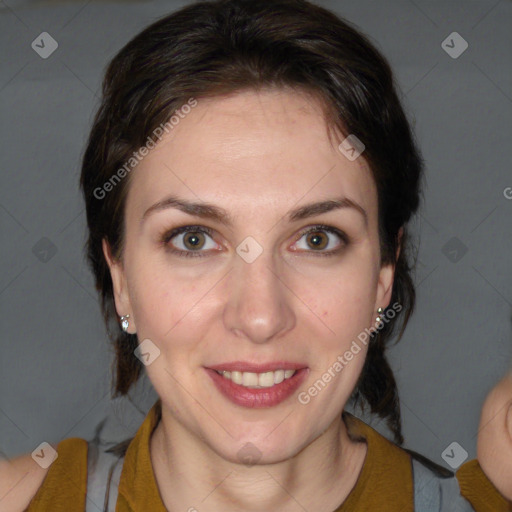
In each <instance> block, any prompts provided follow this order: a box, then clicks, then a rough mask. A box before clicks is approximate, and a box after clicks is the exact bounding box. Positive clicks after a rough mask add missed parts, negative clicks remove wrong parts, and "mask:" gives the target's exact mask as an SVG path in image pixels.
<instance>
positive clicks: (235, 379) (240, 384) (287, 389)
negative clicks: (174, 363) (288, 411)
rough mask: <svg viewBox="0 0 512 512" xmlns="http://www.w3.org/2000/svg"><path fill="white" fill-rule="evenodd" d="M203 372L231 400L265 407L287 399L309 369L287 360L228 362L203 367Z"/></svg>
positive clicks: (244, 404) (249, 405)
mask: <svg viewBox="0 0 512 512" xmlns="http://www.w3.org/2000/svg"><path fill="white" fill-rule="evenodd" d="M258 370H259V371H258ZM205 371H206V372H207V373H208V375H209V376H210V378H211V379H212V381H213V383H214V385H215V387H216V388H217V390H218V391H220V393H221V394H222V395H223V396H224V397H225V398H227V399H228V400H229V401H231V402H232V403H234V404H236V405H240V406H242V407H249V408H265V407H267V408H268V407H274V406H276V405H278V404H280V403H282V402H284V401H285V400H286V399H287V398H289V397H290V396H291V395H292V394H293V393H294V392H295V391H296V390H297V388H298V387H299V386H300V384H301V383H302V382H303V381H304V379H305V378H306V377H307V374H308V372H309V369H308V368H307V367H305V366H304V365H299V364H291V363H274V364H271V365H250V364H243V363H229V364H224V365H218V366H215V367H211V368H206V367H205Z"/></svg>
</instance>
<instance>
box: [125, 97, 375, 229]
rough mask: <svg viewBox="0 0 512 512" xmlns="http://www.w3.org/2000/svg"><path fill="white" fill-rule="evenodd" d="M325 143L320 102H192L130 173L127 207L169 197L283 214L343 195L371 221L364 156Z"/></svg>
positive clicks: (372, 205)
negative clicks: (350, 156)
mask: <svg viewBox="0 0 512 512" xmlns="http://www.w3.org/2000/svg"><path fill="white" fill-rule="evenodd" d="M342 138H343V137H342V136H341V135H340V139H339V141H334V142H331V140H330V138H329V135H328V129H327V125H326V122H325V118H324V114H323V110H322V108H321V105H320V103H319V102H318V100H316V99H314V98H313V97H311V96H309V95H307V94H305V93H298V92H296V91H286V90H272V91H264V92H255V91H246V92H240V93H237V94H233V95H229V96H224V97H215V98H208V99H198V100H197V105H196V106H195V107H194V108H192V109H191V111H190V112H189V113H188V114H186V115H183V114H182V116H181V117H180V119H179V122H178V123H177V124H176V125H174V127H173V129H172V130H171V131H170V132H169V133H168V134H166V135H164V137H162V139H161V140H160V142H158V144H157V145H156V147H155V148H154V149H153V150H151V151H150V152H149V154H148V155H147V156H146V157H144V158H143V159H142V161H141V162H140V163H139V164H138V165H137V166H136V168H135V170H134V171H132V175H131V183H130V191H129V194H128V209H129V210H136V211H137V212H136V213H137V214H140V210H142V209H146V208H148V207H149V206H151V205H152V204H153V203H155V202H157V201H160V200H162V199H163V198H164V197H165V196H166V195H169V194H172V195H177V196H180V197H183V198H187V199H189V200H194V201H206V202H208V203H212V204H218V205H219V206H222V207H223V208H225V209H228V210H229V211H231V212H233V214H234V215H235V216H236V215H237V214H241V215H242V214H243V213H248V214H250V213H256V212H257V214H258V216H260V217H261V216H264V215H266V214H267V213H268V214H269V216H271V215H272V214H282V213H283V210H284V211H287V210H288V209H289V208H291V207H293V206H296V205H300V204H306V203H310V202H312V201H316V200H324V199H330V198H333V197H340V196H345V197H348V198H350V199H352V200H354V201H356V202H358V203H359V204H360V205H361V206H362V207H363V208H364V209H365V210H366V211H367V213H368V216H369V218H370V219H371V218H373V217H374V216H375V215H376V211H377V205H376V202H377V197H376V189H375V184H374V181H373V178H372V175H371V171H370V169H369V167H368V165H367V164H366V162H365V160H364V158H363V157H359V158H357V159H356V160H354V161H350V160H348V159H347V158H346V157H345V156H344V155H343V154H342V153H341V152H340V151H339V149H338V143H339V142H340V141H341V140H342Z"/></svg>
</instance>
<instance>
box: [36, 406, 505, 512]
mask: <svg viewBox="0 0 512 512" xmlns="http://www.w3.org/2000/svg"><path fill="white" fill-rule="evenodd" d="M160 414H161V402H160V400H158V401H157V402H156V403H155V404H154V405H153V407H152V408H151V410H150V411H149V413H148V415H147V416H146V418H145V420H144V422H143V423H142V425H141V426H140V428H139V430H138V431H137V434H136V435H135V437H134V438H133V440H132V441H131V442H130V445H129V446H128V449H127V451H126V455H125V460H124V464H123V469H122V473H121V478H120V481H119V491H118V499H117V504H116V512H142V511H144V512H145V511H151V512H167V509H166V508H165V507H164V505H163V502H162V499H161V497H160V493H159V491H158V487H157V484H156V479H155V475H154V473H153V467H152V465H151V458H150V452H149V440H150V437H151V434H152V432H153V430H154V428H155V427H156V425H157V423H158V421H159V420H160ZM346 417H347V427H348V431H349V434H350V435H351V437H358V438H363V439H364V440H365V441H366V443H367V444H368V451H367V456H366V460H365V462H364V465H363V468H362V470H361V473H360V475H359V478H358V480H357V482H356V485H355V486H354V488H353V489H352V491H351V492H350V494H349V495H348V497H347V499H346V500H345V501H344V503H343V504H341V505H340V507H338V508H337V509H336V510H335V511H333V512H354V511H368V510H375V511H379V512H396V511H397V510H399V511H401V512H413V509H414V505H413V504H414V496H413V479H412V470H411V467H412V466H411V456H410V455H409V454H408V453H407V452H406V451H405V450H403V449H402V448H400V447H398V446H397V445H395V444H394V443H392V442H390V441H388V440H387V439H386V438H385V437H384V436H382V435H381V434H379V433H378V432H377V431H376V430H374V429H373V428H372V427H370V426H369V425H367V424H366V423H364V422H363V421H361V420H359V419H358V418H356V417H355V416H352V415H350V414H347V415H346ZM87 449H88V444H87V441H85V440H84V439H80V438H69V439H64V440H63V441H61V442H60V443H59V444H58V446H57V452H58V455H59V456H58V458H57V459H56V460H55V462H54V463H53V464H52V465H51V466H50V469H49V470H48V473H47V474H46V477H45V479H44V481H43V484H42V485H41V487H40V488H39V490H38V491H37V494H36V495H35V496H34V498H33V499H32V501H31V502H30V505H29V507H28V509H27V510H26V512H50V511H51V512H72V511H84V510H85V501H86V491H87ZM456 477H457V479H458V482H459V486H460V489H461V494H462V496H464V497H465V498H466V499H467V500H468V501H469V502H470V503H471V505H472V506H473V508H474V509H475V510H476V511H477V512H507V511H510V510H512V507H511V506H510V503H509V502H507V500H505V498H503V496H501V494H499V492H498V491H497V490H496V488H495V487H494V485H493V484H492V482H491V481H490V480H489V479H488V478H487V477H486V475H485V474H484V472H483V471H482V469H481V468H480V465H479V464H478V461H477V460H471V461H469V462H466V463H465V464H463V465H462V466H461V467H460V468H459V470H458V471H457V473H456Z"/></svg>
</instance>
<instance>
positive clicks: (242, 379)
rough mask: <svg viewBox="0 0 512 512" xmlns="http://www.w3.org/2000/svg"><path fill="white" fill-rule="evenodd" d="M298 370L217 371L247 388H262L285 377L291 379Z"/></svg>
mask: <svg viewBox="0 0 512 512" xmlns="http://www.w3.org/2000/svg"><path fill="white" fill-rule="evenodd" d="M295 371H296V370H276V371H273V372H264V373H254V372H237V371H234V372H228V371H226V370H222V371H217V373H218V374H219V375H222V376H223V377H224V378H225V379H229V380H231V381H232V382H234V383H235V384H239V385H240V386H244V387H245V388H253V389H261V388H270V387H272V386H274V385H275V384H280V383H281V382H283V380H285V379H289V378H290V377H292V376H293V375H294V374H295Z"/></svg>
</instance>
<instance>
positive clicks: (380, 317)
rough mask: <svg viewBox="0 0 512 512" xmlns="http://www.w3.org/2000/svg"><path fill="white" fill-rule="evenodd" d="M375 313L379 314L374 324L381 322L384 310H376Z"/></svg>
mask: <svg viewBox="0 0 512 512" xmlns="http://www.w3.org/2000/svg"><path fill="white" fill-rule="evenodd" d="M377 313H379V316H378V317H377V318H376V319H375V321H376V322H380V321H381V320H382V316H381V315H382V314H383V313H384V310H383V309H382V308H379V309H377Z"/></svg>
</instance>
